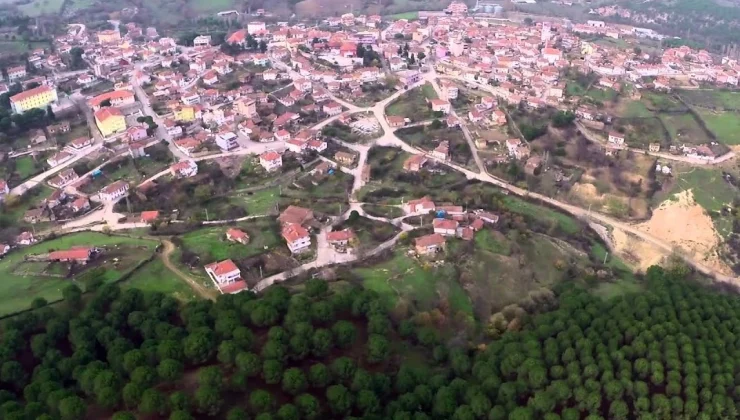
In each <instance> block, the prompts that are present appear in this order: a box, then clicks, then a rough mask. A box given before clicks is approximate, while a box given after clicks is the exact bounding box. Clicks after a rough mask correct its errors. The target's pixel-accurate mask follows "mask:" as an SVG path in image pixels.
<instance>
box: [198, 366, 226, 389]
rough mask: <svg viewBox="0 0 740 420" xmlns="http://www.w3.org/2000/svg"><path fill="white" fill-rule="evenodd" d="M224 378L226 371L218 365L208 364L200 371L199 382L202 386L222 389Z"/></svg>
mask: <svg viewBox="0 0 740 420" xmlns="http://www.w3.org/2000/svg"><path fill="white" fill-rule="evenodd" d="M223 380H224V373H223V371H221V368H219V367H218V366H208V367H204V368H201V369H200V370H199V371H198V384H199V385H200V386H201V387H213V388H216V389H219V390H220V389H221V387H222V386H223Z"/></svg>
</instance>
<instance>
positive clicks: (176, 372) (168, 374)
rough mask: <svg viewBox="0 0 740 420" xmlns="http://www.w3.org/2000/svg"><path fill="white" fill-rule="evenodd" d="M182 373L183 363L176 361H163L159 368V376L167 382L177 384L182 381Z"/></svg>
mask: <svg viewBox="0 0 740 420" xmlns="http://www.w3.org/2000/svg"><path fill="white" fill-rule="evenodd" d="M182 372H183V366H182V363H180V362H179V361H177V360H175V359H165V360H162V361H161V362H160V363H159V365H158V366H157V374H158V375H159V378H160V379H161V380H163V381H165V382H175V381H176V380H178V379H180V377H181V376H182Z"/></svg>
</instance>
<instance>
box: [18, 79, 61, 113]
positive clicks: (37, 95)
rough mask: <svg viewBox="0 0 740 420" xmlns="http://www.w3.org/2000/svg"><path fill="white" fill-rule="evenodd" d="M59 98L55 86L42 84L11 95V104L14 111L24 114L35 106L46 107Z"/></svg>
mask: <svg viewBox="0 0 740 420" xmlns="http://www.w3.org/2000/svg"><path fill="white" fill-rule="evenodd" d="M57 99H59V98H58V97H57V90H56V89H55V88H53V87H50V86H46V85H41V86H39V87H35V88H33V89H28V90H26V91H23V92H21V93H18V94H16V95H13V96H11V97H10V106H11V108H12V109H13V112H15V113H17V114H22V113H24V112H26V111H28V110H29V109H33V108H42V109H43V108H46V107H47V106H49V105H50V104H52V103H54V102H56V101H57Z"/></svg>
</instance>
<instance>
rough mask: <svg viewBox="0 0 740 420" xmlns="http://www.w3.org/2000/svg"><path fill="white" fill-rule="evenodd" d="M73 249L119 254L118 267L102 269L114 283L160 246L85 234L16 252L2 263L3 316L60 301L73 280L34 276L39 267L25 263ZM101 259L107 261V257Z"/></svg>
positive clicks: (0, 301) (110, 265) (0, 309)
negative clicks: (43, 302) (28, 258)
mask: <svg viewBox="0 0 740 420" xmlns="http://www.w3.org/2000/svg"><path fill="white" fill-rule="evenodd" d="M73 246H99V247H106V249H107V250H108V251H113V252H117V258H119V259H120V261H119V264H115V263H113V262H112V261H106V262H105V263H104V265H103V266H104V267H105V268H106V269H107V270H106V272H105V275H104V280H105V281H106V282H112V281H116V280H118V279H119V278H120V277H121V276H122V275H123V274H125V273H126V272H127V271H128V270H130V269H131V268H133V267H134V266H135V265H136V264H137V263H138V262H139V261H141V260H142V259H144V258H147V257H148V256H149V255H151V253H152V252H153V251H154V248H155V247H156V246H157V242H155V241H151V240H146V239H134V238H128V237H124V236H107V235H104V234H102V233H94V232H84V233H75V234H71V235H66V236H63V237H60V238H57V239H53V240H50V241H46V242H42V243H40V244H36V245H33V246H30V247H27V248H21V249H19V250H15V251H13V252H11V253H10V254H8V256H6V257H5V258H4V259H3V260H2V261H0V274H1V275H2V279H3V281H2V283H0V296H2V298H0V315H7V314H10V313H13V312H18V311H21V310H24V309H26V308H28V307H29V305H30V304H31V302H32V301H33V299H35V298H38V297H42V298H44V299H46V300H47V301H50V302H51V301H55V300H58V299H61V297H62V289H63V288H64V287H65V286H66V285H68V284H70V282H71V280H69V279H61V278H58V277H49V276H39V275H34V274H31V273H33V272H38V271H37V270H39V264H38V263H33V264H31V265H29V266H28V267H26V263H24V262H23V259H24V256H25V255H28V254H43V253H45V252H49V251H50V250H55V249H67V248H71V247H73ZM102 258H103V259H105V255H103V257H102ZM23 272H29V274H28V275H22V274H17V273H23ZM83 274H84V272H83Z"/></svg>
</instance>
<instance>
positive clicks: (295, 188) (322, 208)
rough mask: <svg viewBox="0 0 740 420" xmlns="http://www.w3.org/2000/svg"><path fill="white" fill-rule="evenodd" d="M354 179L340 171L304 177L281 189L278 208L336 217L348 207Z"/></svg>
mask: <svg viewBox="0 0 740 420" xmlns="http://www.w3.org/2000/svg"><path fill="white" fill-rule="evenodd" d="M353 180H354V177H353V176H352V175H349V174H346V173H344V172H342V171H340V170H336V171H334V173H332V174H326V175H323V176H319V177H316V176H315V175H310V174H309V175H306V176H304V177H302V178H300V179H298V180H296V181H295V182H293V183H292V184H290V185H288V186H287V187H284V188H283V189H282V195H281V196H280V207H281V208H285V207H287V206H289V205H295V206H300V207H307V208H311V209H313V210H314V211H317V212H320V213H325V214H328V215H332V216H338V215H341V214H342V213H344V212H345V211H347V208H348V207H349V192H350V190H351V189H352V183H353Z"/></svg>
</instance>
